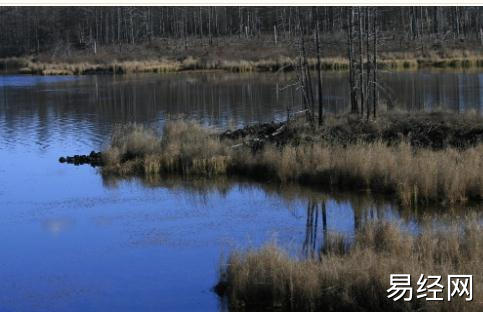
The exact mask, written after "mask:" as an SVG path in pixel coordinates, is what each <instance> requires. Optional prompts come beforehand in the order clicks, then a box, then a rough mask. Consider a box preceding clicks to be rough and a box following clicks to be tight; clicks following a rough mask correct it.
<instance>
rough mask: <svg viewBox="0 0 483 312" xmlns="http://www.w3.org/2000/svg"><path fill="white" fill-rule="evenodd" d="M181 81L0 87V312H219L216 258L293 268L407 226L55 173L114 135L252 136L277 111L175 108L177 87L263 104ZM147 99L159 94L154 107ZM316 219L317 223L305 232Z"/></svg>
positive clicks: (386, 213) (343, 207) (221, 189)
mask: <svg viewBox="0 0 483 312" xmlns="http://www.w3.org/2000/svg"><path fill="white" fill-rule="evenodd" d="M182 78H183V76H176V77H174V78H173V81H169V79H167V78H162V79H161V82H160V81H159V79H158V78H153V77H152V76H147V77H146V78H142V77H135V78H122V79H121V80H116V79H117V78H116V79H114V78H112V77H31V76H3V77H0V95H1V96H0V312H14V311H29V312H32V311H49V312H55V311H82V312H86V311H210V310H211V311H213V310H219V309H220V302H219V300H218V298H217V296H216V295H215V294H214V293H213V292H212V291H211V288H212V287H213V286H214V284H215V283H216V280H217V272H218V264H219V263H220V259H221V256H222V255H226V254H227V253H228V252H229V251H230V250H231V249H233V248H238V247H242V248H243V247H249V246H259V245H260V244H263V243H264V242H267V241H270V240H274V239H276V240H277V241H278V242H280V243H281V244H283V245H284V246H286V247H287V248H289V249H290V250H291V251H292V252H293V253H294V254H301V253H303V251H304V250H306V249H307V248H309V249H310V248H316V249H317V248H320V245H321V242H322V238H323V235H324V231H342V232H343V233H346V234H347V235H349V236H350V235H351V234H352V233H353V231H354V227H355V226H356V225H357V224H360V223H361V222H364V221H365V220H368V219H375V218H388V219H393V220H402V222H404V223H405V224H408V225H409V226H410V227H414V226H415V224H416V221H415V219H413V217H411V216H408V215H405V214H402V213H403V212H400V210H399V209H398V208H397V207H395V206H393V205H391V204H390V203H388V202H385V201H374V200H373V199H370V198H367V197H364V196H362V195H357V194H356V195H328V194H324V193H323V192H320V191H315V190H307V189H297V188H290V187H288V188H285V189H279V188H278V187H276V186H270V185H264V186H261V185H256V184H249V183H241V182H234V181H216V182H213V181H211V182H210V181H182V180H179V179H174V178H172V179H161V180H160V181H154V182H153V181H140V180H136V179H133V180H124V181H116V180H110V179H103V177H102V176H101V175H100V174H99V173H98V172H97V171H96V169H94V168H91V167H89V166H79V167H76V166H71V165H63V164H60V163H58V162H57V159H58V157H59V156H61V155H66V154H69V155H72V154H78V153H88V152H90V151H91V150H93V149H94V150H99V149H100V148H102V146H103V145H104V144H106V142H107V141H108V139H109V133H110V131H111V129H112V127H113V126H114V125H116V124H120V123H125V122H132V121H136V122H142V123H145V124H149V125H153V126H157V127H160V126H161V125H162V122H163V120H164V117H165V116H167V115H168V113H170V114H173V112H174V111H176V112H178V113H182V112H185V113H187V114H193V112H195V114H194V115H197V116H198V118H199V120H201V121H203V122H206V123H210V124H217V122H212V121H214V120H215V121H218V125H219V126H222V125H223V124H226V123H228V119H230V118H232V117H233V116H235V117H233V118H235V119H236V123H249V122H255V121H258V120H264V119H266V118H268V116H269V115H270V114H276V113H277V109H278V111H280V112H283V111H284V108H283V107H282V108H276V105H275V104H273V105H271V106H269V107H268V108H267V107H264V108H257V107H256V106H253V107H248V108H247V107H243V105H244V103H245V102H244V101H246V99H245V98H244V97H243V96H242V97H233V98H232V100H233V101H234V102H230V103H228V104H227V103H221V102H220V105H219V106H218V107H217V108H215V106H210V105H214V104H213V103H215V102H216V101H215V102H212V103H211V104H206V105H205V106H203V104H202V103H201V102H200V101H195V102H196V103H195V105H197V106H196V107H192V108H190V107H189V106H186V105H187V104H186V105H185V106H182V105H181V106H176V108H174V107H172V106H171V105H173V104H172V102H169V101H171V100H172V99H174V98H176V96H175V94H178V96H181V95H179V92H180V91H179V90H178V89H177V86H179V84H182V85H183V84H185V83H191V84H194V85H195V87H194V88H195V89H196V88H198V89H196V90H197V91H193V92H198V93H200V94H201V93H203V94H205V93H206V94H208V95H209V96H210V97H212V96H213V97H215V98H218V97H222V96H228V95H227V94H232V93H233V92H236V90H237V88H238V92H239V93H240V94H242V95H243V94H244V91H243V90H245V89H246V88H252V89H255V90H259V91H256V92H255V93H256V94H258V95H254V96H255V98H256V99H264V98H270V97H271V95H270V94H269V90H271V89H270V87H269V86H270V82H267V81H266V80H263V79H262V80H260V82H259V83H256V82H257V80H256V79H257V78H253V77H252V78H244V79H245V80H241V82H240V81H238V82H234V81H233V78H230V77H229V78H230V79H228V82H227V81H223V80H221V81H220V82H219V83H218V84H216V83H214V82H213V81H212V80H209V79H208V78H206V79H208V80H209V81H208V82H206V80H203V79H205V78H203V79H201V78H200V79H201V81H191V82H190V81H189V80H187V79H184V80H183V81H184V82H182ZM211 79H212V78H211ZM246 79H248V80H246ZM187 81H188V82H187ZM165 84H167V86H166V85H165ZM197 84H198V85H197ZM200 84H201V86H200ZM158 85H162V87H159V88H158V87H157V86H158ZM208 85H212V88H211V90H212V91H210V92H211V93H210V92H208V91H207V90H209V89H210V88H208V87H207V86H208ZM163 88H164V89H163ZM264 88H265V89H264ZM151 89H152V90H151ZM149 90H151V92H161V91H163V92H167V93H166V96H165V97H164V98H163V97H162V96H161V95H157V96H156V99H157V100H156V101H155V102H153V101H154V97H153V98H151V97H149ZM160 90H161V91H160ZM171 91H172V92H171ZM176 92H178V93H176ZM207 92H208V93H207ZM257 92H258V93H257ZM223 94H224V95H223ZM139 98H141V99H142V98H144V99H145V100H146V99H150V101H151V102H149V101H148V100H146V101H144V102H140V101H138V100H135V99H139ZM228 98H230V97H229V96H228ZM237 99H238V102H236V101H237ZM254 105H255V104H254ZM170 107H171V108H170ZM322 201H324V202H325V203H326V211H325V219H326V227H325V228H323V224H324V223H323V222H322V210H321V209H322V208H321V202H322ZM314 205H315V206H316V208H315V210H314V208H313V207H314ZM311 207H312V208H311ZM314 211H317V212H316V214H317V218H318V220H319V221H318V223H316V224H315V225H314V224H311V225H308V223H307V220H308V217H309V216H314V213H315V212H314ZM312 219H313V218H312ZM314 233H315V234H316V235H314ZM310 237H316V239H315V241H311V240H310V239H309V238H310ZM304 246H305V249H304ZM311 246H312V247H311Z"/></svg>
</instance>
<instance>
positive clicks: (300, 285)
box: [215, 218, 483, 311]
mask: <svg viewBox="0 0 483 312" xmlns="http://www.w3.org/2000/svg"><path fill="white" fill-rule="evenodd" d="M481 237H483V228H482V226H481V223H478V222H477V221H475V220H474V219H471V218H469V219H468V220H466V221H465V222H463V223H459V224H457V223H456V222H455V223H454V224H453V225H451V226H449V228H437V227H434V226H431V225H426V226H425V227H424V228H423V229H422V231H421V233H420V234H418V235H412V234H410V233H408V232H405V231H404V230H402V229H401V228H400V227H399V226H396V225H393V224H390V223H387V222H383V221H379V222H376V223H368V224H366V225H364V226H363V227H362V228H361V229H360V230H358V231H357V232H356V234H355V238H354V241H353V242H352V243H349V242H348V241H347V240H341V239H340V236H339V235H335V236H334V235H332V236H329V237H328V241H329V242H332V243H328V244H327V245H326V246H327V247H326V248H325V250H324V252H323V253H321V254H320V257H318V258H310V259H306V258H297V257H294V256H289V255H288V254H287V253H286V252H285V251H284V250H283V249H281V248H280V247H277V246H276V245H275V244H269V245H267V246H265V247H263V248H261V249H258V250H242V251H234V252H232V253H231V254H230V255H229V257H228V258H227V259H226V261H224V262H223V263H222V265H221V268H220V277H219V283H218V285H217V286H216V288H215V289H216V290H217V292H218V293H219V294H220V295H223V296H225V297H226V298H227V299H228V303H229V305H230V307H231V309H232V310H247V309H248V310H250V309H255V308H257V309H262V308H267V307H268V308H273V307H277V308H282V309H283V310H292V311H320V310H328V311H416V310H417V311H481V309H482V307H483V301H482V300H483V297H482V293H481V289H483V271H482V270H481V268H482V267H483V248H482V247H483V246H482V241H481ZM401 273H403V274H411V278H412V284H411V285H412V286H413V287H414V289H413V299H412V301H411V302H403V301H402V299H401V300H400V301H396V302H394V301H393V300H392V299H388V298H387V297H386V296H387V295H388V293H387V291H386V290H387V289H388V288H389V287H390V285H389V277H390V274H401ZM420 274H425V276H426V277H427V276H428V275H441V276H442V278H443V279H442V280H441V283H442V284H443V285H445V288H446V286H447V282H446V276H447V275H448V274H472V275H473V301H472V302H465V301H463V299H462V298H453V300H452V301H451V302H448V301H447V299H446V297H444V298H445V301H444V302H434V301H433V302H431V301H426V300H425V299H424V298H423V299H416V294H417V293H416V290H417V285H416V282H417V280H418V278H419V276H420ZM441 295H444V296H446V290H445V291H443V293H442V294H441Z"/></svg>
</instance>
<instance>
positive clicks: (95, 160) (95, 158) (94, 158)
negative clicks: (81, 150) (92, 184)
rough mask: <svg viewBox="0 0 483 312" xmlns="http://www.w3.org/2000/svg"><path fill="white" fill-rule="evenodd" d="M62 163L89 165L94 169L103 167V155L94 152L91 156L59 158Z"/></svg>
mask: <svg viewBox="0 0 483 312" xmlns="http://www.w3.org/2000/svg"><path fill="white" fill-rule="evenodd" d="M59 162H60V163H68V164H74V165H76V166H78V165H84V164H89V165H91V166H92V167H97V166H103V165H104V161H103V160H102V153H101V152H97V153H96V152H95V151H92V152H91V153H90V154H89V155H74V156H66V157H63V156H62V157H60V158H59Z"/></svg>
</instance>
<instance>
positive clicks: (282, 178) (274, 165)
mask: <svg viewBox="0 0 483 312" xmlns="http://www.w3.org/2000/svg"><path fill="white" fill-rule="evenodd" d="M311 141H312V142H310V141H309V142H307V141H304V140H302V142H301V143H299V144H285V145H282V146H276V145H274V144H271V143H266V144H265V146H264V147H263V148H262V149H260V150H258V151H256V152H255V151H253V150H252V149H251V148H249V147H246V146H244V145H243V144H237V143H239V142H238V141H231V140H223V141H221V140H220V138H219V136H218V135H217V134H216V133H214V132H213V131H212V130H209V129H206V128H203V127H201V126H200V125H198V124H196V123H193V122H183V121H176V122H168V123H167V124H166V126H165V127H164V130H163V133H162V135H157V134H156V133H154V132H153V131H152V130H149V129H145V128H143V127H138V126H134V127H128V128H125V129H123V130H122V131H118V132H117V133H116V134H115V135H114V136H113V139H112V142H111V146H110V147H109V149H108V150H107V151H105V153H104V155H105V156H104V157H105V163H106V166H105V167H104V168H103V169H102V170H103V171H104V173H115V174H119V175H124V176H126V175H135V174H144V175H152V174H160V173H176V174H181V175H198V176H208V177H210V176H215V175H239V176H246V177H253V178H259V179H260V178H261V179H263V180H265V181H267V180H270V181H277V182H280V183H287V182H298V183H305V184H312V185H322V186H325V187H328V188H334V189H344V188H345V189H359V190H368V191H373V192H380V193H392V194H395V195H396V196H397V198H398V199H399V200H400V201H401V202H402V204H404V205H411V204H417V203H430V202H443V203H447V204H454V203H462V202H465V201H467V200H469V199H476V200H478V199H481V198H483V175H482V174H481V173H482V172H483V144H481V143H480V144H478V145H476V146H473V147H469V148H466V149H455V148H444V149H440V150H433V149H429V148H418V147H413V146H411V145H410V144H409V143H406V142H405V141H402V142H401V143H397V144H393V145H388V144H387V143H386V142H383V141H375V142H372V143H362V142H361V143H350V144H332V143H327V142H324V141H323V140H319V141H315V140H311Z"/></svg>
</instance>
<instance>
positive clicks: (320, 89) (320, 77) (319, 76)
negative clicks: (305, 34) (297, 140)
mask: <svg viewBox="0 0 483 312" xmlns="http://www.w3.org/2000/svg"><path fill="white" fill-rule="evenodd" d="M317 11H318V10H317ZM317 13H318V12H317ZM315 45H316V48H317V78H318V79H317V82H318V91H319V92H318V100H319V126H321V125H322V123H323V120H324V119H323V118H324V117H323V107H322V75H321V72H320V71H321V68H320V45H319V17H318V14H317V22H316V24H315Z"/></svg>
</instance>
